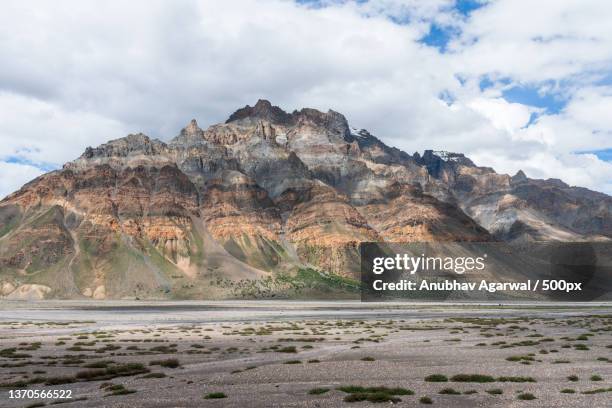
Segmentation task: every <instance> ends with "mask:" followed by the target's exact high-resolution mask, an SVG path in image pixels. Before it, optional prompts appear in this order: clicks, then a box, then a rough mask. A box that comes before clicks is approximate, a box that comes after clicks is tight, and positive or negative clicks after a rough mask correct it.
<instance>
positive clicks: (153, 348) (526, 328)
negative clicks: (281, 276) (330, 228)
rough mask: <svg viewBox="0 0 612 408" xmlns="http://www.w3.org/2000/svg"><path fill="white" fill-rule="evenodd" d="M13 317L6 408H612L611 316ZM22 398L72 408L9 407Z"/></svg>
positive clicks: (193, 306) (397, 312)
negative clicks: (13, 394) (61, 395)
mask: <svg viewBox="0 0 612 408" xmlns="http://www.w3.org/2000/svg"><path fill="white" fill-rule="evenodd" d="M0 310H1V315H0V383H1V384H0V387H1V388H0V406H1V407H27V406H30V407H33V406H52V404H57V403H60V402H61V403H63V404H62V405H61V406H66V407H207V406H210V407H341V406H342V407H345V406H348V407H351V406H354V407H363V406H386V405H388V404H394V406H423V407H424V406H437V407H591V408H594V407H610V406H612V403H611V401H612V305H610V304H606V303H601V304H553V303H550V304H527V303H523V304H518V303H517V304H509V305H498V304H491V305H489V304H431V303H413V304H406V303H360V302H289V301H277V302H271V301H266V302H263V301H262V302H231V301H230V302H132V301H125V302H95V303H94V302H78V301H66V302H60V301H50V302H36V303H31V302H30V303H26V302H7V301H4V302H0ZM434 380H435V381H434ZM384 387H386V388H384ZM16 389H21V390H24V389H25V390H57V389H64V390H72V393H73V394H72V396H73V398H72V399H71V400H59V399H44V400H43V399H11V398H9V397H10V394H9V390H16ZM562 391H563V392H562ZM213 397H222V398H213ZM531 397H534V399H529V398H531ZM427 398H429V400H430V401H431V404H426V403H425V402H427V401H428V400H427ZM378 402H380V403H378ZM42 404H44V405H42Z"/></svg>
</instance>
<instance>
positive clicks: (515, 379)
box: [497, 377, 537, 383]
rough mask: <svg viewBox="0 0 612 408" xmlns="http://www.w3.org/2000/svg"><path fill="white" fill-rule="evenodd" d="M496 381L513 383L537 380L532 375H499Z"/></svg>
mask: <svg viewBox="0 0 612 408" xmlns="http://www.w3.org/2000/svg"><path fill="white" fill-rule="evenodd" d="M497 381H501V382H514V383H524V382H537V381H536V380H535V378H533V377H499V378H498V379H497Z"/></svg>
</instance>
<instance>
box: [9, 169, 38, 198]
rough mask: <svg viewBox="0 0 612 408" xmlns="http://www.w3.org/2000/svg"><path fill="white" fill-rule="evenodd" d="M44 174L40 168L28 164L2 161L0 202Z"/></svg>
mask: <svg viewBox="0 0 612 408" xmlns="http://www.w3.org/2000/svg"><path fill="white" fill-rule="evenodd" d="M42 173H43V171H42V170H40V169H39V168H37V167H34V166H30V165H28V164H19V163H7V162H4V161H0V174H1V175H2V177H0V200H1V199H2V198H4V197H5V196H6V195H8V194H10V193H12V192H13V191H16V190H18V189H19V188H20V187H21V186H22V185H24V184H25V183H27V182H28V181H30V180H32V179H34V178H36V177H38V176H40V175H41V174H42Z"/></svg>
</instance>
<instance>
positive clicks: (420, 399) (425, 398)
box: [419, 396, 433, 404]
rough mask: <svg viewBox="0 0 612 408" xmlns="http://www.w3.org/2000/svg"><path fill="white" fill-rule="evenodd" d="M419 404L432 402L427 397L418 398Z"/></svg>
mask: <svg viewBox="0 0 612 408" xmlns="http://www.w3.org/2000/svg"><path fill="white" fill-rule="evenodd" d="M419 402H420V403H421V404H433V400H432V399H431V398H429V397H427V396H426V397H421V398H419Z"/></svg>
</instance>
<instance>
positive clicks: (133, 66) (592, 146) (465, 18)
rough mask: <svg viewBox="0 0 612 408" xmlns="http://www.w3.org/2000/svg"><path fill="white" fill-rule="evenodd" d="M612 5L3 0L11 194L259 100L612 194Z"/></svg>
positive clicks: (416, 146) (1, 105)
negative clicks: (133, 141)
mask: <svg viewBox="0 0 612 408" xmlns="http://www.w3.org/2000/svg"><path fill="white" fill-rule="evenodd" d="M610 21H612V2H610V1H607V0H572V1H570V0H539V1H537V2H533V1H525V0H491V1H487V0H427V1H422V0H370V1H365V0H361V1H339V0H300V1H290V0H261V1H256V0H229V1H223V2H220V1H216V0H211V1H191V0H180V1H157V0H134V1H130V2H125V1H117V0H110V1H104V2H96V3H94V2H84V1H69V0H61V1H56V2H48V1H27V2H24V1H10V0H9V1H4V2H3V3H2V12H1V13H0V56H1V57H0V197H2V196H4V195H6V194H9V193H10V192H12V191H14V190H16V189H18V188H19V187H20V186H21V185H23V184H24V183H25V182H27V181H29V180H31V179H32V178H34V177H36V176H38V175H40V174H42V173H44V172H47V171H50V170H53V169H57V168H61V166H62V164H63V163H65V162H67V161H70V160H73V159H75V158H76V157H78V156H79V155H80V154H81V153H82V152H83V151H84V150H85V148H86V147H87V146H97V145H99V144H102V143H104V142H106V141H108V140H110V139H116V138H119V137H122V136H125V135H127V134H129V133H137V132H143V133H145V134H147V135H149V136H151V137H154V138H159V139H161V140H169V139H171V138H172V137H174V136H175V135H177V134H178V133H179V132H180V129H181V128H183V127H184V126H185V125H186V124H187V123H188V122H189V120H190V119H192V118H196V119H197V120H198V123H199V124H200V126H202V127H207V126H209V125H212V124H214V123H218V122H222V121H224V120H225V119H226V118H227V117H228V116H229V115H230V114H231V113H232V112H233V111H235V110H236V109H238V108H240V107H243V106H245V105H247V104H249V105H253V104H254V103H255V102H256V101H257V100H258V99H260V98H264V99H268V100H270V101H271V102H272V103H273V104H275V105H279V106H281V107H282V108H284V109H285V110H287V111H292V110H294V109H300V108H302V107H312V108H317V109H320V110H324V111H327V110H328V109H333V110H335V111H338V112H341V113H343V114H344V115H345V116H346V117H347V119H348V121H349V123H350V124H351V126H353V127H355V128H358V129H361V128H365V129H368V130H369V131H370V132H371V133H372V134H374V135H376V136H377V137H379V138H380V139H382V140H383V141H385V142H386V143H387V144H389V145H392V146H396V147H399V148H401V149H402V150H405V151H407V152H408V153H413V152H422V151H423V150H425V149H434V150H448V151H455V152H462V153H465V154H466V155H467V156H468V157H470V158H472V160H473V161H474V162H476V163H477V164H478V165H482V166H490V167H493V168H495V169H496V170H497V171H498V172H500V173H508V174H515V173H516V172H517V171H518V170H519V169H522V170H523V171H524V172H525V173H526V174H527V175H528V176H529V177H533V178H559V179H562V180H564V181H565V182H567V183H568V184H570V185H578V186H583V187H588V188H591V189H594V190H597V191H602V192H606V193H608V194H612V24H610Z"/></svg>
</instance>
